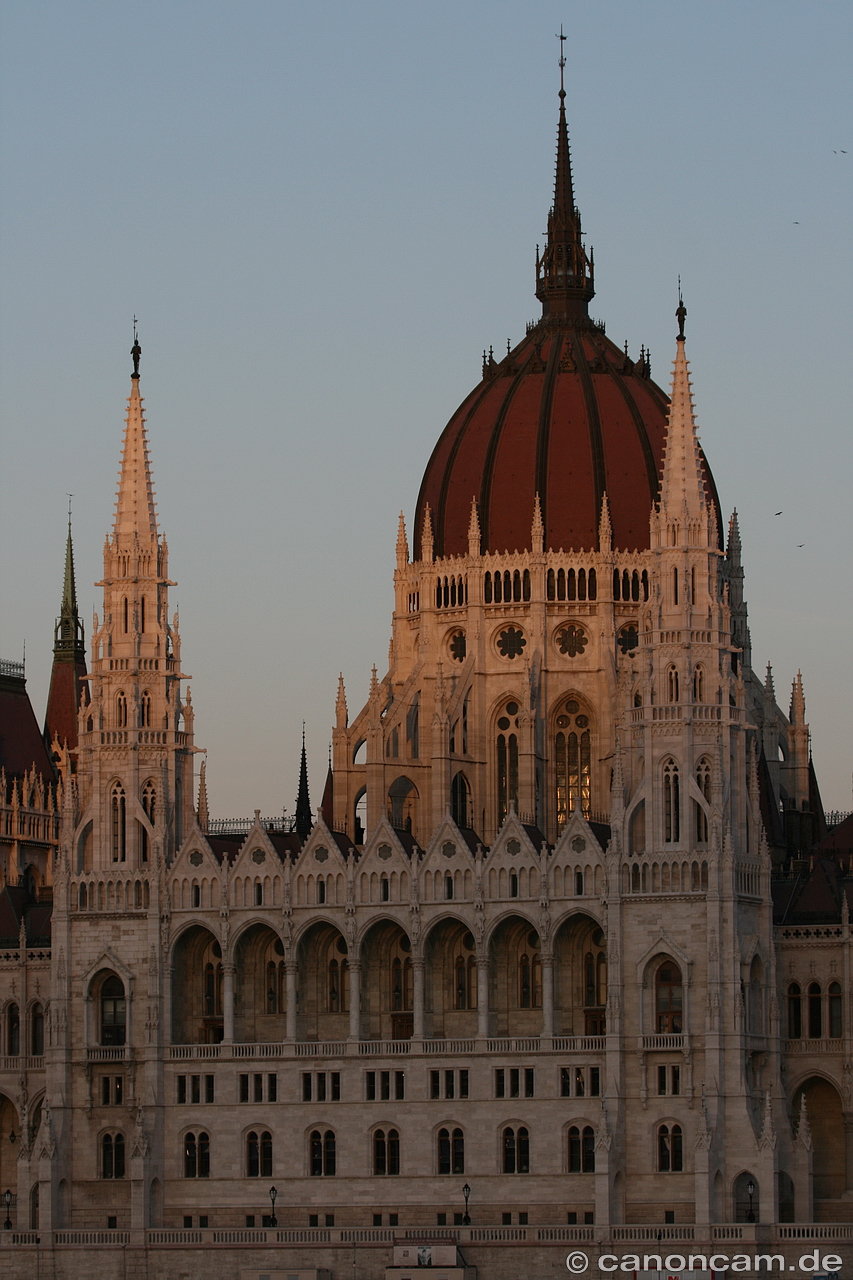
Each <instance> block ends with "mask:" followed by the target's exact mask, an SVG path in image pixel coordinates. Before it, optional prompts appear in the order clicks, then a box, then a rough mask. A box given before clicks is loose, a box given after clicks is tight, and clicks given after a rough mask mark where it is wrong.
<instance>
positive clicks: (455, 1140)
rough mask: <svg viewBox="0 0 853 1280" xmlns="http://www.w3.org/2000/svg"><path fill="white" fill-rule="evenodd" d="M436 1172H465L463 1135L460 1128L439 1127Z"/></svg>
mask: <svg viewBox="0 0 853 1280" xmlns="http://www.w3.org/2000/svg"><path fill="white" fill-rule="evenodd" d="M438 1172H439V1173H440V1174H443V1173H464V1172H465V1136H464V1134H463V1132H462V1130H461V1129H454V1130H453V1131H452V1132H451V1130H449V1129H439V1131H438Z"/></svg>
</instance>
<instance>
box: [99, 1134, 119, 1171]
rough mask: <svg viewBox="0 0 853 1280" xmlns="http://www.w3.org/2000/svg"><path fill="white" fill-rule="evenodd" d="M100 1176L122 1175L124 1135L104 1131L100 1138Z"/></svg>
mask: <svg viewBox="0 0 853 1280" xmlns="http://www.w3.org/2000/svg"><path fill="white" fill-rule="evenodd" d="M101 1177H102V1178H123V1177H124V1135H123V1134H121V1133H105V1134H104V1136H103V1137H102V1138H101Z"/></svg>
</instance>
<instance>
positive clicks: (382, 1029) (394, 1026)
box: [361, 920, 414, 1040]
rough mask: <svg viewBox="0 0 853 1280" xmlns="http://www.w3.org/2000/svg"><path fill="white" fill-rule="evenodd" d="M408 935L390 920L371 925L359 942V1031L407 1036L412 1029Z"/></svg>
mask: <svg viewBox="0 0 853 1280" xmlns="http://www.w3.org/2000/svg"><path fill="white" fill-rule="evenodd" d="M411 951H412V944H411V942H410V941H409V938H408V935H407V934H406V933H405V932H404V931H403V930H402V929H401V928H400V926H399V925H398V924H394V923H393V922H392V921H390V920H381V921H378V922H377V923H376V924H374V925H372V926H371V928H370V929H369V930H368V931H367V933H366V934H365V937H364V941H363V942H362V944H361V1009H362V1035H364V1036H366V1037H367V1039H369V1040H409V1039H411V1036H412V1031H413V1009H414V973H413V970H412V957H411Z"/></svg>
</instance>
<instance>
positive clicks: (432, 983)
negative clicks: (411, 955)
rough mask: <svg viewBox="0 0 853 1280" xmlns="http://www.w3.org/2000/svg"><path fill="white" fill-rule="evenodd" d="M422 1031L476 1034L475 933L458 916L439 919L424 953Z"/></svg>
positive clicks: (451, 1034) (465, 1034)
mask: <svg viewBox="0 0 853 1280" xmlns="http://www.w3.org/2000/svg"><path fill="white" fill-rule="evenodd" d="M424 983H425V991H424V1005H425V1009H424V1031H425V1034H426V1035H428V1036H439V1037H440V1036H448V1037H456V1036H475V1035H476V1034H477V957H476V955H475V942H474V935H473V934H472V933H471V931H470V929H469V928H468V926H467V925H465V924H463V923H462V922H461V921H459V920H455V919H447V920H439V921H438V922H437V923H436V924H435V925H434V926H433V927H432V929H431V930H430V932H429V935H428V937H427V942H426V948H425V955H424Z"/></svg>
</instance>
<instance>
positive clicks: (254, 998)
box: [234, 924, 287, 1044]
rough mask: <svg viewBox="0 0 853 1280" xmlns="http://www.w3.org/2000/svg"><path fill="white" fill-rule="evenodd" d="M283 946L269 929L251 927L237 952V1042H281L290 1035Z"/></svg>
mask: <svg viewBox="0 0 853 1280" xmlns="http://www.w3.org/2000/svg"><path fill="white" fill-rule="evenodd" d="M285 1005H286V981H285V971H284V944H283V943H282V941H281V938H279V936H278V934H277V933H275V932H274V931H273V930H272V929H270V928H269V927H268V926H267V925H263V924H254V925H251V926H250V927H249V928H248V929H247V930H246V932H245V933H242V934H241V935H240V937H239V939H238V941H237V945H236V946H235V948H234V1039H235V1041H240V1042H243V1043H247V1044H253V1043H262V1044H269V1043H275V1042H277V1041H281V1040H283V1039H284V1038H285V1036H286V1034H287V1028H286V1025H285V1022H286V1014H285Z"/></svg>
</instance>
